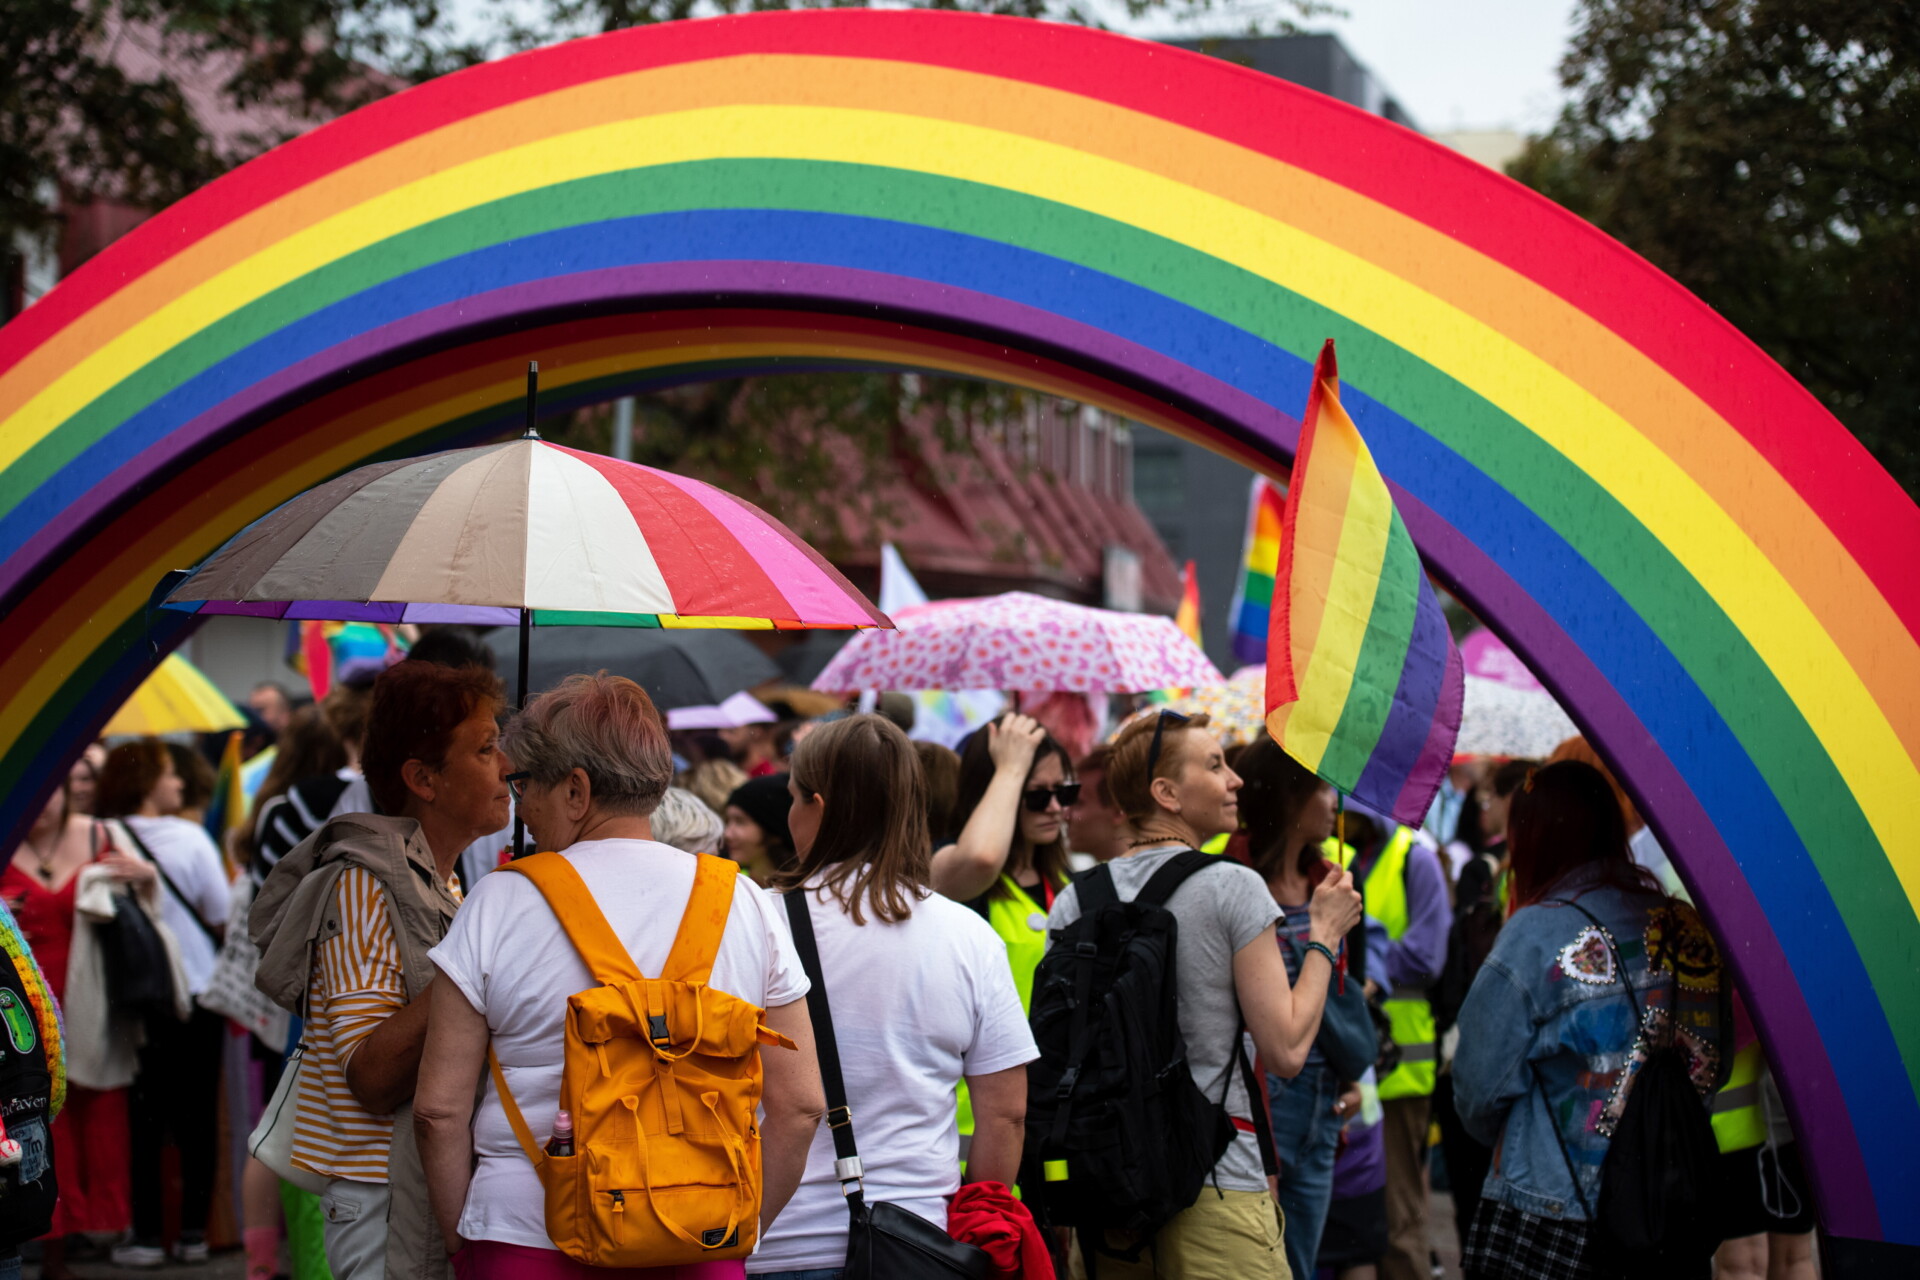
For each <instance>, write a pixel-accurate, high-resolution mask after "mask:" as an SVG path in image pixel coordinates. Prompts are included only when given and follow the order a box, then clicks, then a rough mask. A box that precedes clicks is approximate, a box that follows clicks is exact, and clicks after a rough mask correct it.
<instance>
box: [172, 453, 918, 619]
mask: <svg viewBox="0 0 1920 1280" xmlns="http://www.w3.org/2000/svg"><path fill="white" fill-rule="evenodd" d="M164 604H165V607H167V608H169V609H182V610H185V611H187V612H190V613H208V614H216V613H217V614H238V615H241V616H246V617H256V618H326V619H332V620H339V621H364V622H465V623H477V624H480V625H485V626H499V625H512V624H516V623H519V622H521V621H522V616H521V615H522V611H523V610H524V611H525V612H526V614H527V615H528V617H527V618H526V621H528V622H530V623H531V625H533V626H556V625H566V624H581V625H588V626H631V627H729V628H761V629H765V628H802V627H885V626H887V625H889V624H888V622H887V619H886V616H885V615H884V614H882V613H881V612H880V611H879V610H877V609H875V608H874V607H873V605H872V604H870V603H869V602H868V601H867V598H866V597H865V596H863V595H861V594H860V592H859V591H857V590H855V589H854V587H853V585H852V584H851V583H849V582H848V581H847V580H846V579H845V578H844V577H842V576H841V575H840V573H839V571H838V570H836V569H834V568H833V566H831V565H829V564H828V563H827V562H826V560H825V559H823V558H822V557H821V556H820V554H819V553H818V552H816V551H815V550H814V549H813V548H812V547H809V546H808V545H807V544H806V543H804V542H802V541H801V540H800V539H799V538H798V537H796V536H794V534H793V533H792V532H791V531H790V530H788V529H787V527H786V526H785V525H783V524H781V523H780V522H779V521H778V520H775V519H774V518H773V517H772V516H770V515H768V514H767V513H766V512H764V511H762V510H760V508H758V507H756V506H754V505H753V504H752V503H750V502H747V501H745V500H743V499H740V498H736V497H734V496H733V495H731V494H729V493H725V492H723V491H721V490H719V489H716V488H714V487H713V486H712V485H709V484H703V483H701V482H700V481H698V480H690V479H688V478H687V477H685V476H676V475H673V474H671V473H669V472H665V471H657V470H655V469H654V468H652V467H643V466H638V465H636V464H634V463H629V462H620V461H617V460H615V459H613V458H606V457H602V456H600V455H598V454H592V453H583V452H581V451H580V450H577V449H568V448H564V447H562V446H560V445H556V444H550V443H548V442H547V441H545V440H540V439H537V438H532V439H524V438H523V439H520V440H514V441H511V442H509V443H506V444H490V445H481V446H479V447H478V448H472V449H453V450H449V451H447V452H445V453H433V454H428V455H426V456H425V457H420V458H405V459H401V460H399V461H396V462H380V463H374V464H373V465H371V466H366V467H360V468H358V469H357V470H354V471H350V472H348V473H347V474H346V475H343V476H340V477H338V478H337V479H334V480H331V481H329V482H327V483H326V484H323V485H321V486H319V487H318V488H316V489H312V490H309V491H308V492H306V493H304V494H301V495H300V496H299V497H297V498H294V499H293V500H292V501H290V502H287V503H285V504H283V505H281V506H280V507H278V508H276V509H275V510H274V511H272V512H270V513H269V514H267V515H266V516H264V517H262V518H261V519H259V520H257V521H255V522H254V523H253V524H251V525H249V526H248V527H247V528H245V529H243V530H241V531H240V532H239V533H238V534H236V535H235V536H234V537H233V538H232V539H231V540H230V541H229V542H228V543H227V544H226V545H225V546H224V547H221V548H220V550H218V551H216V552H215V553H214V554H213V555H212V556H211V557H210V558H209V559H207V560H206V561H205V562H203V563H202V564H201V565H200V567H199V568H198V569H196V570H194V571H193V573H192V574H191V575H190V576H188V577H187V578H186V580H185V581H184V582H181V583H180V584H178V585H177V586H175V587H174V588H173V590H172V591H171V592H169V593H168V595H167V597H166V599H165V601H164Z"/></svg>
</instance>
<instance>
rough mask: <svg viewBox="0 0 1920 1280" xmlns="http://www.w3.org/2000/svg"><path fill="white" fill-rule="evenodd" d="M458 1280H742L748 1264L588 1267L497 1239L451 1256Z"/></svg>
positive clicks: (563, 1256) (473, 1244)
mask: <svg viewBox="0 0 1920 1280" xmlns="http://www.w3.org/2000/svg"><path fill="white" fill-rule="evenodd" d="M453 1274H454V1275H455V1277H457V1280H618V1278H619V1277H622V1276H632V1277H635V1278H636V1280H638V1278H639V1277H643V1276H644V1277H646V1280H745V1277H746V1274H747V1264H746V1263H745V1262H743V1261H741V1260H739V1259H737V1258H730V1259H728V1260H726V1261H724V1262H690V1263H688V1264H686V1265H685V1266H680V1267H590V1266H588V1265H587V1264H586V1263H584V1262H575V1261H574V1260H573V1259H572V1258H569V1257H568V1256H567V1255H566V1254H564V1253H561V1252H560V1251H559V1250H558V1249H531V1248H528V1247H527V1246H526V1245H523V1244H505V1243H503V1242H501V1241H499V1240H469V1241H468V1242H467V1244H466V1247H465V1248H463V1249H461V1250H460V1252H458V1253H456V1254H454V1255H453Z"/></svg>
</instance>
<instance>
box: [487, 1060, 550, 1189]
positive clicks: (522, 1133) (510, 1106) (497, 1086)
mask: <svg viewBox="0 0 1920 1280" xmlns="http://www.w3.org/2000/svg"><path fill="white" fill-rule="evenodd" d="M487 1070H489V1071H491V1072H492V1073H493V1091H494V1092H495V1093H497V1094H499V1095H500V1109H501V1110H502V1111H504V1112H506V1113H507V1123H508V1124H510V1125H512V1126H513V1136H514V1137H516V1138H518V1139H520V1149H521V1150H522V1151H525V1152H526V1153H527V1159H529V1160H531V1161H533V1167H534V1168H535V1169H538V1168H539V1167H540V1166H541V1165H543V1164H545V1163H546V1162H547V1153H546V1152H544V1151H542V1150H541V1149H540V1144H539V1143H537V1142H535V1141H534V1140H533V1130H532V1129H529V1128H528V1127H527V1118H526V1117H525V1116H523V1115H521V1114H520V1104H519V1103H517V1102H515V1101H514V1100H513V1091H512V1090H511V1089H509V1088H507V1073H506V1072H504V1071H502V1070H501V1069H500V1059H498V1058H496V1057H494V1056H493V1046H492V1045H488V1046H487Z"/></svg>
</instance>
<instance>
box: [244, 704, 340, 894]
mask: <svg viewBox="0 0 1920 1280" xmlns="http://www.w3.org/2000/svg"><path fill="white" fill-rule="evenodd" d="M346 767H347V749H346V748H345V747H343V746H341V745H340V739H339V738H337V737H335V736H334V732H333V730H332V729H331V728H329V727H328V725H327V721H326V717H324V716H322V715H321V714H320V709H319V708H318V707H316V706H314V705H313V704H312V703H308V704H307V705H305V706H301V707H295V708H294V709H293V711H292V712H291V713H290V714H289V715H288V716H287V727H286V728H284V729H282V730H281V731H280V740H279V741H278V742H277V743H276V744H275V745H274V752H273V764H272V766H271V767H269V768H268V770H267V776H266V779H265V780H264V781H262V782H261V784H260V789H259V790H258V791H256V792H254V793H253V808H252V810H251V813H252V816H253V818H254V819H255V820H256V821H257V820H258V819H259V817H260V811H261V810H263V809H265V808H266V807H267V802H268V801H270V800H273V799H274V798H275V797H277V796H283V795H285V794H287V792H289V791H291V790H293V785H294V783H296V782H305V781H306V780H307V779H308V778H315V777H319V776H321V775H322V774H333V773H338V772H340V770H342V769H344V768H346ZM259 836H260V833H259V831H258V829H257V828H256V827H255V826H254V824H253V823H251V822H250V823H248V824H247V826H246V827H245V828H244V829H243V830H242V831H241V833H240V846H241V848H242V849H243V850H244V851H245V853H246V856H247V858H249V859H251V858H252V857H253V856H254V855H255V854H257V853H259V852H260V838H259Z"/></svg>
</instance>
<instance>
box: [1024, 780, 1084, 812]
mask: <svg viewBox="0 0 1920 1280" xmlns="http://www.w3.org/2000/svg"><path fill="white" fill-rule="evenodd" d="M1079 799H1080V784H1079V783H1077V782H1062V783H1060V784H1058V785H1057V786H1051V787H1028V788H1027V792H1026V795H1025V796H1023V797H1022V798H1021V803H1022V804H1024V805H1026V806H1027V811H1028V812H1029V813H1045V812H1046V811H1047V806H1048V805H1049V804H1050V803H1052V802H1053V801H1055V800H1058V801H1059V802H1060V807H1061V808H1062V809H1071V808H1073V806H1074V805H1075V804H1076V803H1078V801H1079Z"/></svg>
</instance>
